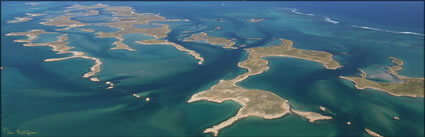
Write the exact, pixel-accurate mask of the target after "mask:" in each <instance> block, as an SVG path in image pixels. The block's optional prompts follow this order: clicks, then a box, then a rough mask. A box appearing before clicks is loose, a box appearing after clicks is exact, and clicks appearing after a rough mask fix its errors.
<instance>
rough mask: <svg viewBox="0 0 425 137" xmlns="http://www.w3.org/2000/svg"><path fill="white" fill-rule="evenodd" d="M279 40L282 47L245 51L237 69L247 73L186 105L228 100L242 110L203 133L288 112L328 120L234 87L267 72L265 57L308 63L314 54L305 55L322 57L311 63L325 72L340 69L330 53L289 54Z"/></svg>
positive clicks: (270, 95)
mask: <svg viewBox="0 0 425 137" xmlns="http://www.w3.org/2000/svg"><path fill="white" fill-rule="evenodd" d="M281 40H282V45H277V46H267V47H256V48H251V49H247V51H248V58H247V59H246V60H244V61H242V62H239V63H238V66H239V67H241V68H246V69H248V72H246V73H244V74H241V75H239V76H237V77H236V78H234V79H231V80H220V81H219V82H218V83H217V84H216V85H214V86H212V87H211V88H210V89H208V90H205V91H200V92H198V93H196V94H194V95H193V96H192V97H191V98H190V99H189V100H188V101H187V102H188V103H192V102H196V101H200V100H205V101H210V102H215V103H222V102H223V101H228V100H231V101H234V102H236V103H238V104H240V105H241V108H240V109H239V111H238V112H237V114H236V115H235V116H233V117H231V118H229V119H227V120H225V121H223V122H221V123H219V124H218V125H215V126H213V127H211V128H207V129H205V130H204V133H213V135H214V136H217V135H218V132H219V130H220V129H222V128H225V127H227V126H229V125H231V124H233V123H234V122H235V121H237V120H239V119H242V118H246V117H248V116H256V117H262V118H264V119H274V118H279V117H283V116H285V115H286V114H288V113H290V112H291V111H292V112H294V113H296V114H297V115H299V116H302V117H305V118H306V119H309V121H310V122H314V121H316V120H326V119H331V117H329V116H322V115H320V114H318V113H314V112H301V111H296V110H290V106H289V104H288V103H287V102H288V101H287V100H285V99H283V98H282V97H280V96H278V95H276V94H274V93H273V92H270V91H266V90H258V89H245V88H242V87H239V86H238V85H236V83H238V82H240V81H243V80H245V79H246V78H248V77H249V76H252V75H257V74H261V73H262V72H264V71H266V70H267V69H268V68H269V67H268V66H267V64H268V62H267V60H265V59H263V58H262V57H266V56H267V57H268V56H280V55H291V56H290V57H292V56H297V55H300V56H301V57H302V58H307V59H309V58H312V57H305V56H306V55H305V54H308V53H309V52H313V54H308V55H313V57H315V56H314V55H316V56H318V55H321V56H320V57H319V58H315V59H314V61H318V60H320V61H318V62H320V63H324V64H326V66H327V67H326V68H327V69H335V68H337V67H339V64H338V63H337V62H336V61H334V60H333V59H332V58H331V57H332V56H331V55H328V54H330V53H327V52H319V54H318V55H317V53H316V52H318V51H303V53H304V54H301V53H298V52H301V51H298V50H300V49H291V50H289V51H290V52H289V51H288V46H292V42H289V40H284V39H281ZM288 44H291V45H288ZM276 47H277V48H276ZM314 53H316V54H314ZM320 53H321V54H320ZM337 64H338V65H337Z"/></svg>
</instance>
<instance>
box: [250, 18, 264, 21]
mask: <svg viewBox="0 0 425 137" xmlns="http://www.w3.org/2000/svg"><path fill="white" fill-rule="evenodd" d="M263 20H264V19H255V18H251V19H248V22H260V21H263Z"/></svg>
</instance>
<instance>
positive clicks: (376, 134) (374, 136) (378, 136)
mask: <svg viewBox="0 0 425 137" xmlns="http://www.w3.org/2000/svg"><path fill="white" fill-rule="evenodd" d="M364 130H365V131H366V133H367V134H369V135H370V136H372V137H383V136H381V135H379V134H378V133H376V132H373V131H372V130H370V129H367V128H365V129H364Z"/></svg>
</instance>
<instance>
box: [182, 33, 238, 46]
mask: <svg viewBox="0 0 425 137" xmlns="http://www.w3.org/2000/svg"><path fill="white" fill-rule="evenodd" d="M183 41H196V42H200V41H205V42H206V43H209V44H211V45H222V46H223V48H229V49H237V47H233V45H235V44H236V43H235V42H233V41H231V40H228V39H225V38H221V37H213V36H209V35H208V34H207V33H205V32H201V33H198V34H192V36H190V37H188V38H185V39H184V40H183Z"/></svg>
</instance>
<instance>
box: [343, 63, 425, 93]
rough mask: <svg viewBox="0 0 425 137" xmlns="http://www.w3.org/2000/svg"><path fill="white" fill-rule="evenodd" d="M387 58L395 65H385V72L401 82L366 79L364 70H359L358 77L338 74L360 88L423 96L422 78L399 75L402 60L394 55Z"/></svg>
mask: <svg viewBox="0 0 425 137" xmlns="http://www.w3.org/2000/svg"><path fill="white" fill-rule="evenodd" d="M389 59H391V61H392V62H393V63H394V64H395V65H394V66H391V67H387V69H388V71H387V72H388V73H389V74H391V75H393V76H394V77H396V78H398V79H399V80H401V82H376V81H372V80H368V79H366V72H364V71H361V72H362V74H361V76H360V77H346V76H340V78H342V79H346V80H350V81H352V82H354V84H355V85H354V87H356V88H357V89H360V90H363V89H366V88H370V89H375V90H378V91H383V92H385V93H388V94H390V95H393V96H407V97H424V78H410V77H405V76H401V75H399V74H398V71H400V70H401V69H403V61H402V60H400V59H397V58H395V57H389Z"/></svg>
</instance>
